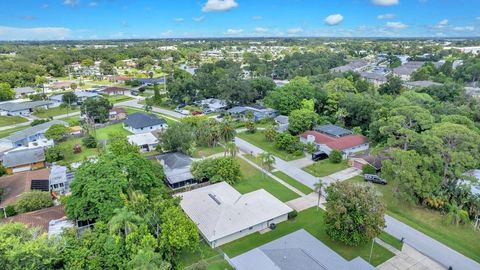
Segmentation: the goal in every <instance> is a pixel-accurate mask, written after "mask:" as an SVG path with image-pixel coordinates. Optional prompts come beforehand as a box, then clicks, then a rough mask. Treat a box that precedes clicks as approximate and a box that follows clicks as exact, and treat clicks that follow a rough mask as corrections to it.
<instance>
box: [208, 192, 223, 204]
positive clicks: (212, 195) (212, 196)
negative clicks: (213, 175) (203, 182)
mask: <svg viewBox="0 0 480 270" xmlns="http://www.w3.org/2000/svg"><path fill="white" fill-rule="evenodd" d="M208 196H210V198H212V200H214V201H215V202H216V203H217V204H218V205H221V204H222V202H221V201H220V200H219V199H217V196H215V195H214V194H212V193H208Z"/></svg>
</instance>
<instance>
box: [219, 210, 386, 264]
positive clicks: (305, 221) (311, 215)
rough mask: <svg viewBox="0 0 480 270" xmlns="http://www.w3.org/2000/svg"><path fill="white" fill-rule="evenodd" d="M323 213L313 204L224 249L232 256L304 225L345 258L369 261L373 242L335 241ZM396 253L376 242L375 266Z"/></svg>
mask: <svg viewBox="0 0 480 270" xmlns="http://www.w3.org/2000/svg"><path fill="white" fill-rule="evenodd" d="M324 215H325V212H324V211H323V210H322V209H320V208H316V207H312V208H309V209H307V210H304V211H302V212H300V213H298V216H297V217H296V218H295V219H293V220H288V221H285V222H282V223H279V224H277V228H276V229H275V230H273V231H270V232H267V233H264V234H260V233H258V232H256V233H253V234H251V235H248V236H245V237H243V238H241V239H238V240H235V241H233V242H230V243H228V244H225V245H223V246H221V247H220V248H221V249H222V250H223V251H224V252H225V253H227V255H228V256H229V257H230V258H233V257H235V256H238V255H240V254H243V253H245V252H247V251H249V250H251V249H254V248H256V247H259V246H261V245H263V244H266V243H268V242H270V241H273V240H275V239H278V238H280V237H282V236H285V235H287V234H289V233H292V232H295V231H297V230H300V229H305V230H306V231H308V232H309V233H310V234H312V235H313V236H315V237H316V238H317V239H319V240H320V241H322V242H323V243H324V244H325V245H327V246H328V247H330V248H331V249H332V250H334V251H335V252H337V253H338V254H339V255H340V256H342V257H343V258H345V259H347V260H352V259H354V258H356V257H358V256H360V257H362V258H363V259H365V260H366V261H368V259H369V255H370V248H371V243H367V244H365V245H362V246H357V247H352V246H347V245H344V244H342V243H340V242H337V241H333V240H332V239H331V238H330V236H328V235H327V233H326V231H325V227H324V221H323V220H324ZM393 256H394V254H393V253H391V252H390V251H388V250H387V249H385V248H383V247H382V246H380V245H378V244H376V243H375V244H374V247H373V253H372V260H371V262H370V263H371V264H372V265H374V266H377V265H379V264H381V263H383V262H385V261H387V260H388V259H390V258H391V257H393Z"/></svg>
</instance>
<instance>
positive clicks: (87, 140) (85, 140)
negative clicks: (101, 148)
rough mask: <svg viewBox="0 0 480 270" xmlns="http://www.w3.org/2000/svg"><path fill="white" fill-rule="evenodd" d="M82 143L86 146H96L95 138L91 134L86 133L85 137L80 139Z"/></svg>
mask: <svg viewBox="0 0 480 270" xmlns="http://www.w3.org/2000/svg"><path fill="white" fill-rule="evenodd" d="M82 144H83V145H84V146H85V147H87V148H95V147H97V139H95V137H93V136H92V135H90V134H88V135H87V136H86V137H84V138H83V139H82Z"/></svg>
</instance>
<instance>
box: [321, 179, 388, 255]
mask: <svg viewBox="0 0 480 270" xmlns="http://www.w3.org/2000/svg"><path fill="white" fill-rule="evenodd" d="M327 194H328V196H327V198H326V211H327V212H326V214H325V229H326V232H327V234H328V235H329V236H330V237H331V238H332V239H333V240H336V241H341V242H342V243H345V244H346V245H349V246H358V245H362V244H365V243H367V242H368V241H371V240H372V239H374V238H375V237H377V236H378V235H380V234H381V233H382V231H383V228H384V227H385V219H384V215H385V206H384V204H383V203H382V202H381V200H380V199H379V197H378V196H377V195H376V192H375V188H374V187H372V186H371V185H367V186H363V185H353V184H351V183H348V182H336V183H333V184H330V185H329V186H328V187H327Z"/></svg>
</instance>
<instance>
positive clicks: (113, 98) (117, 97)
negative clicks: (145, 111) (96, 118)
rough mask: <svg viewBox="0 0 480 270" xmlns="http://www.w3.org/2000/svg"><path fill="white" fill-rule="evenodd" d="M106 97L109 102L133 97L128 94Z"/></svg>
mask: <svg viewBox="0 0 480 270" xmlns="http://www.w3.org/2000/svg"><path fill="white" fill-rule="evenodd" d="M107 99H108V100H109V101H110V102H111V103H118V102H123V101H128V100H132V99H133V98H131V97H128V96H124V95H118V96H107Z"/></svg>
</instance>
